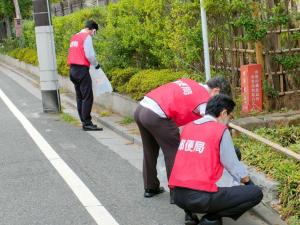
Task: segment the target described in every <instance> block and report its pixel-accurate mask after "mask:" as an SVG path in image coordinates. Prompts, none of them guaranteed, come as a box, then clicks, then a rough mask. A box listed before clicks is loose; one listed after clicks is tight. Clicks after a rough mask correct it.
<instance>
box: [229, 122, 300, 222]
mask: <svg viewBox="0 0 300 225" xmlns="http://www.w3.org/2000/svg"><path fill="white" fill-rule="evenodd" d="M299 132H300V127H299V126H298V127H276V128H261V129H257V130H255V133H257V134H259V135H261V136H264V137H266V138H268V139H270V140H272V141H274V142H277V143H279V144H281V145H283V146H286V147H289V146H290V145H294V144H300V136H299ZM234 141H235V143H236V144H237V145H238V146H239V147H240V148H241V151H242V154H243V160H244V161H246V162H247V164H248V165H251V166H254V167H256V168H257V169H258V170H260V171H262V172H264V173H265V174H267V175H268V176H270V177H272V178H273V179H275V180H277V181H278V182H279V190H278V192H279V199H280V212H281V214H282V216H283V217H284V218H289V217H290V223H289V224H293V225H296V224H299V222H300V172H299V171H300V162H296V161H295V160H294V159H291V158H288V157H287V156H285V155H283V154H281V153H278V152H276V151H274V150H273V149H271V148H269V147H266V145H263V144H260V143H259V142H257V141H253V140H250V139H249V138H248V137H246V136H245V135H241V136H238V137H236V138H235V140H234ZM292 220H293V222H291V221H292Z"/></svg>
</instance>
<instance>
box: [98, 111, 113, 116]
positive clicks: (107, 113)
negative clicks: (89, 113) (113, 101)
mask: <svg viewBox="0 0 300 225" xmlns="http://www.w3.org/2000/svg"><path fill="white" fill-rule="evenodd" d="M111 114H112V112H111V111H106V110H104V111H101V112H100V113H99V115H100V116H101V117H107V116H111Z"/></svg>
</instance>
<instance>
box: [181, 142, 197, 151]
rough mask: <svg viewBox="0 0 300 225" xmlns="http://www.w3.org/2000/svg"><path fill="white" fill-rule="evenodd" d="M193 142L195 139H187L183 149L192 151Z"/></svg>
mask: <svg viewBox="0 0 300 225" xmlns="http://www.w3.org/2000/svg"><path fill="white" fill-rule="evenodd" d="M194 143H195V141H193V140H187V141H186V144H185V148H184V151H187V152H192V151H193V147H194Z"/></svg>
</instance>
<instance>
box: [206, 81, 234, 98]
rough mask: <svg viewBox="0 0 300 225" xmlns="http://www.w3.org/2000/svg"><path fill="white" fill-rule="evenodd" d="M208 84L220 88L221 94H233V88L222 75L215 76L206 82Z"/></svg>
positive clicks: (210, 86)
mask: <svg viewBox="0 0 300 225" xmlns="http://www.w3.org/2000/svg"><path fill="white" fill-rule="evenodd" d="M206 84H207V86H208V87H209V88H211V89H213V88H220V93H221V94H226V95H229V96H231V88H230V84H229V82H228V81H227V80H226V79H225V78H224V77H221V76H217V77H213V78H211V79H209V80H208V81H207V82H206Z"/></svg>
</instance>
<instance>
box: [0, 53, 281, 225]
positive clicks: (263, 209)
mask: <svg viewBox="0 0 300 225" xmlns="http://www.w3.org/2000/svg"><path fill="white" fill-rule="evenodd" d="M0 60H1V58H0ZM6 63H7V62H6ZM7 64H8V63H7ZM7 64H5V65H3V66H5V67H7V68H8V69H10V70H12V71H14V72H16V73H17V74H19V75H20V76H22V77H24V78H25V79H27V80H28V81H30V82H33V83H34V84H35V85H39V77H38V76H36V75H33V74H32V73H31V71H25V70H24V69H23V68H21V70H22V71H19V70H18V69H15V68H11V67H10V66H8V65H7ZM14 66H16V65H14ZM16 67H17V66H16ZM17 68H18V67H17ZM19 69H20V68H19ZM23 72H26V73H30V74H31V75H28V74H25V73H23ZM74 99H75V98H74ZM63 100H64V101H65V102H66V103H67V104H70V105H71V106H73V107H74V108H75V109H76V102H75V101H74V100H72V99H71V98H69V97H66V96H65V97H64V98H63ZM92 116H93V118H94V119H95V120H96V121H97V122H99V123H101V124H103V125H104V126H105V127H107V128H108V129H110V130H112V131H114V132H115V133H117V134H119V135H120V136H122V137H124V138H125V139H127V140H129V141H130V142H132V143H135V144H137V145H139V146H142V141H141V138H140V137H139V136H138V135H134V134H131V133H130V132H129V130H128V129H126V128H124V127H123V126H120V125H119V124H117V123H115V122H112V121H111V120H110V119H109V117H100V116H99V115H97V114H95V113H93V114H92ZM252 174H253V172H252ZM260 175H262V174H260ZM255 181H256V180H255V179H254V182H255ZM267 187H268V186H267ZM269 189H270V188H269ZM269 191H270V190H269ZM272 191H274V190H272ZM275 195H276V193H275ZM272 196H274V193H273V194H272ZM252 211H253V213H255V214H256V215H257V216H258V217H260V218H261V219H262V220H264V221H265V222H266V223H268V224H270V225H286V223H285V222H284V221H282V220H281V218H280V216H279V215H278V213H276V211H275V210H273V209H272V208H271V207H269V206H268V205H266V203H261V204H260V205H258V206H256V207H255V208H253V209H252Z"/></svg>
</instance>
